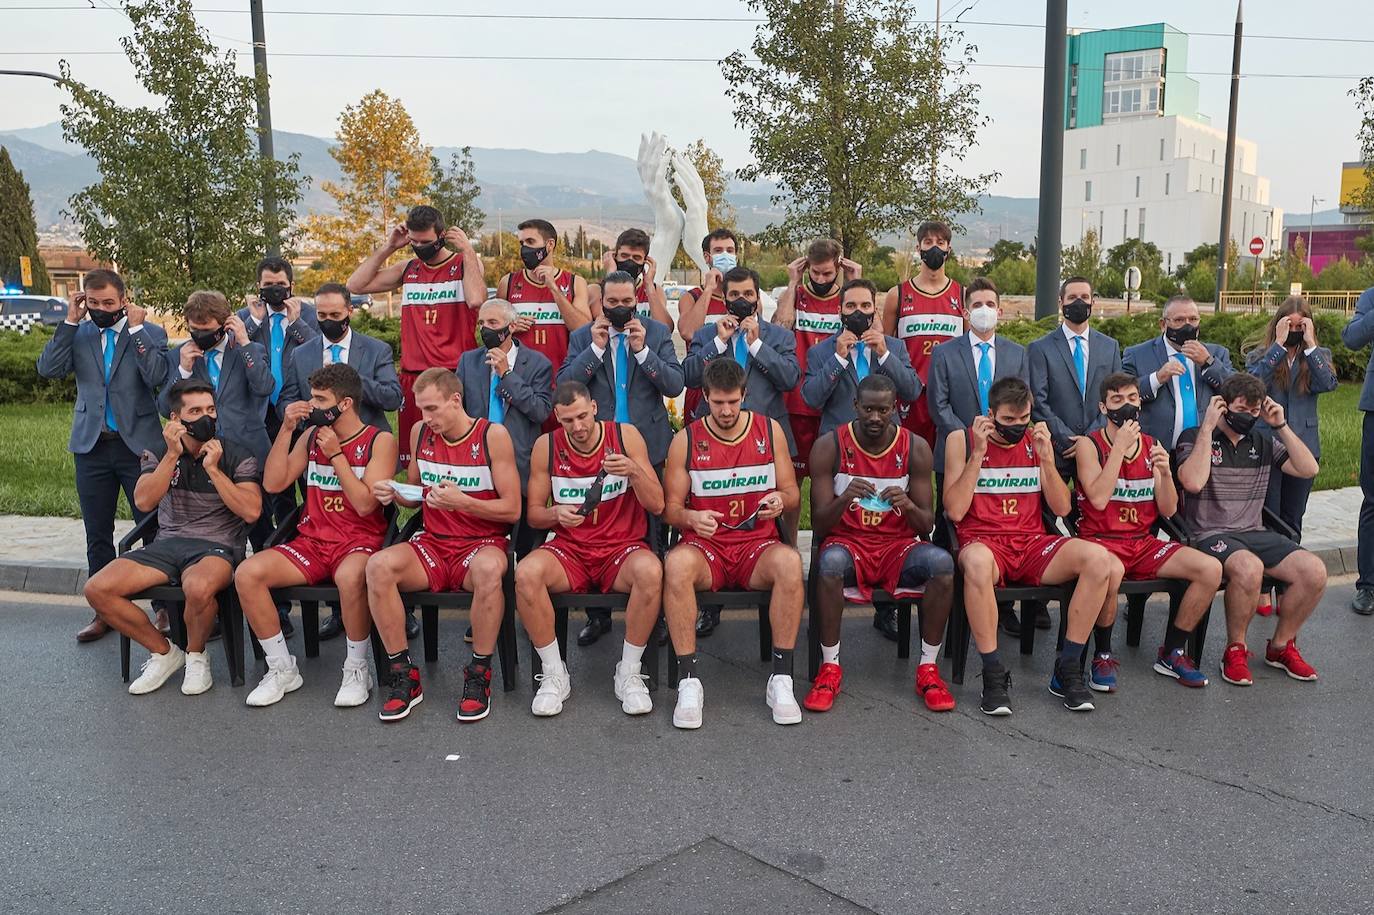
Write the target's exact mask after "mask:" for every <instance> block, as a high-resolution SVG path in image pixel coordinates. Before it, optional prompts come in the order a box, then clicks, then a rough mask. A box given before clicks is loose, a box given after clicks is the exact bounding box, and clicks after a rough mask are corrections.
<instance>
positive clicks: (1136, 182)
mask: <svg viewBox="0 0 1374 915" xmlns="http://www.w3.org/2000/svg"><path fill="white" fill-rule="evenodd" d="M1135 195H1136V196H1137V197H1139V196H1140V176H1139V175H1136V176H1135Z"/></svg>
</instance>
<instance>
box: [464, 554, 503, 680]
mask: <svg viewBox="0 0 1374 915" xmlns="http://www.w3.org/2000/svg"><path fill="white" fill-rule="evenodd" d="M506 562H507V558H506V554H505V552H503V551H502V550H498V549H497V548H496V547H494V546H488V547H482V549H480V550H478V551H477V554H476V555H475V556H473V557H472V562H471V563H470V564H469V565H468V573H467V575H466V576H465V577H464V579H463V590H465V591H471V592H472V653H473V654H480V655H491V654H492V653H493V652H495V651H496V637H497V636H498V635H499V634H500V632H501V618H502V616H504V615H505V603H506V598H505V594H504V593H503V592H502V590H501V579H502V577H503V576H504V575H505V574H506Z"/></svg>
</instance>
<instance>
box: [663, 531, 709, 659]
mask: <svg viewBox="0 0 1374 915" xmlns="http://www.w3.org/2000/svg"><path fill="white" fill-rule="evenodd" d="M710 587H711V568H710V566H708V565H707V564H706V555H705V554H704V553H702V552H701V550H699V549H697V548H696V547H694V546H692V545H690V544H686V543H679V544H678V545H677V546H675V547H673V548H672V549H671V550H669V551H668V556H667V558H666V559H665V560H664V562H663V615H664V616H665V617H666V618H667V620H668V634H669V635H670V636H671V637H672V640H673V653H674V654H676V655H678V656H679V657H681V656H683V655H690V654H696V650H697V592H698V591H706V590H708V589H710Z"/></svg>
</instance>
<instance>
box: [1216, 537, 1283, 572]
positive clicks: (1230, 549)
mask: <svg viewBox="0 0 1374 915" xmlns="http://www.w3.org/2000/svg"><path fill="white" fill-rule="evenodd" d="M1197 548H1198V549H1199V550H1201V551H1202V552H1204V553H1206V554H1207V555H1208V556H1215V557H1216V558H1217V560H1218V561H1220V562H1221V563H1222V564H1223V565H1225V564H1226V560H1227V558H1228V557H1230V555H1231V554H1232V553H1238V552H1240V551H1241V550H1248V551H1250V552H1251V553H1254V554H1255V555H1256V556H1258V557H1259V561H1260V562H1262V563H1264V567H1265V568H1266V569H1272V568H1273V567H1274V566H1276V565H1278V564H1279V563H1281V562H1283V561H1284V560H1285V559H1287V558H1288V557H1289V556H1291V555H1292V554H1294V553H1296V552H1297V551H1298V550H1300V549H1302V547H1300V546H1298V545H1297V544H1296V543H1294V542H1293V541H1291V540H1289V539H1288V538H1287V537H1285V536H1283V535H1282V534H1276V533H1274V532H1273V531H1240V532H1233V533H1226V534H1208V535H1207V536H1206V537H1201V538H1199V539H1198V542H1197Z"/></svg>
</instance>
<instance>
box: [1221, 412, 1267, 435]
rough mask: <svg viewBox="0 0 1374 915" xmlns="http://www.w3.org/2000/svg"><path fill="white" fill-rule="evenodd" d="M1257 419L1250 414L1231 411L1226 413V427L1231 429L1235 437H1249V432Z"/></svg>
mask: <svg viewBox="0 0 1374 915" xmlns="http://www.w3.org/2000/svg"><path fill="white" fill-rule="evenodd" d="M1258 419H1259V417H1258V416H1255V415H1253V414H1251V413H1236V412H1235V411H1233V410H1227V411H1226V425H1228V426H1230V427H1231V431H1233V432H1235V433H1236V434H1237V435H1249V434H1250V430H1251V429H1253V428H1255V422H1256V421H1257V420H1258Z"/></svg>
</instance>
